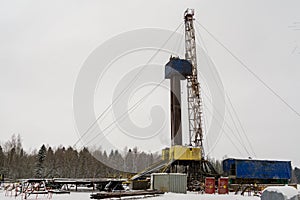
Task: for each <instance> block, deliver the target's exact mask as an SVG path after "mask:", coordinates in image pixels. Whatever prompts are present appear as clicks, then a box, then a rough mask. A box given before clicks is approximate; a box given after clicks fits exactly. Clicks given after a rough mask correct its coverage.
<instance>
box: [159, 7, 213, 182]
mask: <svg viewBox="0 0 300 200" xmlns="http://www.w3.org/2000/svg"><path fill="white" fill-rule="evenodd" d="M184 20H185V59H180V58H176V57H171V58H170V61H169V62H168V63H167V64H166V66H165V78H166V79H170V86H171V87H170V88H171V94H170V95H171V98H170V99H171V102H170V106H171V147H170V148H166V149H163V151H162V160H165V161H167V163H168V168H167V170H166V171H167V172H171V173H177V172H180V173H186V174H187V181H188V186H190V187H191V185H192V184H193V183H194V182H195V181H201V182H203V181H204V178H205V177H207V176H213V177H218V173H217V172H216V170H215V169H214V168H213V166H212V165H211V164H210V163H209V162H208V161H207V160H205V159H204V157H205V155H204V148H203V120H202V117H203V113H202V100H201V95H200V84H199V82H198V78H197V56H196V41H195V30H194V24H193V20H194V10H193V9H187V10H186V11H185V13H184ZM181 80H186V81H187V103H188V122H189V145H188V146H183V144H182V128H181V88H180V81H181Z"/></svg>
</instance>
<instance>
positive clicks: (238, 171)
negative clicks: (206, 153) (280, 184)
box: [223, 159, 292, 180]
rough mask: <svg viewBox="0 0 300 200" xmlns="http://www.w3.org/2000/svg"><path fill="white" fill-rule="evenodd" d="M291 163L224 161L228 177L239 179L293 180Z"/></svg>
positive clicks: (250, 160) (224, 169)
mask: <svg viewBox="0 0 300 200" xmlns="http://www.w3.org/2000/svg"><path fill="white" fill-rule="evenodd" d="M291 171H292V167H291V162H290V161H273V160H252V159H249V160H243V159H226V160H224V161H223V172H224V175H226V176H235V178H237V179H274V180H288V179H290V178H291Z"/></svg>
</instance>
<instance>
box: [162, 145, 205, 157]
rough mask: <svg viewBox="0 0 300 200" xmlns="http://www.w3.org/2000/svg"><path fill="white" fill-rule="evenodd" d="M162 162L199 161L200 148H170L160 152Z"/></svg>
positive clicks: (177, 146) (178, 146)
mask: <svg viewBox="0 0 300 200" xmlns="http://www.w3.org/2000/svg"><path fill="white" fill-rule="evenodd" d="M162 159H163V160H201V149H200V147H191V146H180V145H176V146H172V147H171V148H166V149H163V150H162Z"/></svg>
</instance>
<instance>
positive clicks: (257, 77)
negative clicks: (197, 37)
mask: <svg viewBox="0 0 300 200" xmlns="http://www.w3.org/2000/svg"><path fill="white" fill-rule="evenodd" d="M196 22H197V23H198V24H199V25H200V26H201V27H202V28H203V29H204V30H205V31H206V32H207V33H208V34H209V35H210V36H211V37H212V38H213V39H214V40H215V41H216V42H217V43H219V45H221V46H222V47H223V48H224V49H225V50H226V51H227V52H228V53H229V54H230V55H231V56H232V57H233V58H234V59H236V60H237V61H238V62H239V63H240V64H241V65H242V66H243V67H244V68H245V69H246V70H247V71H248V72H249V73H250V74H252V75H253V76H254V77H255V78H256V79H257V80H258V81H259V82H261V84H263V86H265V87H266V88H267V89H268V90H269V91H270V92H271V93H272V94H273V95H275V96H276V97H277V98H278V99H279V100H280V101H281V102H282V103H283V104H285V105H286V106H287V107H288V108H289V109H290V110H291V111H292V112H294V113H295V114H296V115H297V116H298V117H299V118H300V113H299V112H298V111H297V110H296V109H294V108H293V107H292V106H291V105H289V103H288V102H287V101H285V100H284V99H283V98H282V97H281V96H280V95H279V94H277V93H276V92H275V91H274V90H273V89H272V88H271V87H270V86H269V85H268V84H267V83H266V82H265V81H263V80H262V79H261V78H260V77H259V76H258V75H257V74H255V73H254V72H253V71H252V70H251V69H250V68H249V67H248V66H247V65H246V64H245V63H244V62H243V61H242V60H241V59H239V58H238V57H237V56H236V55H235V54H233V53H232V52H231V51H230V50H229V49H228V48H227V47H226V46H225V45H224V44H223V43H221V42H220V40H218V39H217V38H216V37H215V36H214V35H213V34H212V33H211V32H209V31H208V30H207V29H206V28H205V27H204V26H203V25H202V24H200V23H199V22H198V21H196Z"/></svg>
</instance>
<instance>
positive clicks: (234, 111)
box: [226, 93, 256, 157]
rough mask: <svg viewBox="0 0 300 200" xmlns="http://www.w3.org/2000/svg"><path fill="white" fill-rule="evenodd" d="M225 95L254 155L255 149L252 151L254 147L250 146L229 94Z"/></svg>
mask: <svg viewBox="0 0 300 200" xmlns="http://www.w3.org/2000/svg"><path fill="white" fill-rule="evenodd" d="M226 96H227V99H228V100H229V103H230V105H231V108H232V110H233V113H234V114H235V115H236V116H237V120H238V123H239V125H240V127H241V129H242V132H243V133H244V135H245V138H246V140H247V141H248V144H249V147H250V149H251V151H252V153H253V155H254V156H255V157H256V153H255V151H254V149H253V146H252V144H251V142H250V140H249V138H248V136H247V134H246V131H245V129H244V127H243V125H242V123H241V120H240V118H239V117H238V114H237V112H236V109H235V108H234V106H233V104H232V101H231V99H230V97H229V94H228V93H226Z"/></svg>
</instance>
